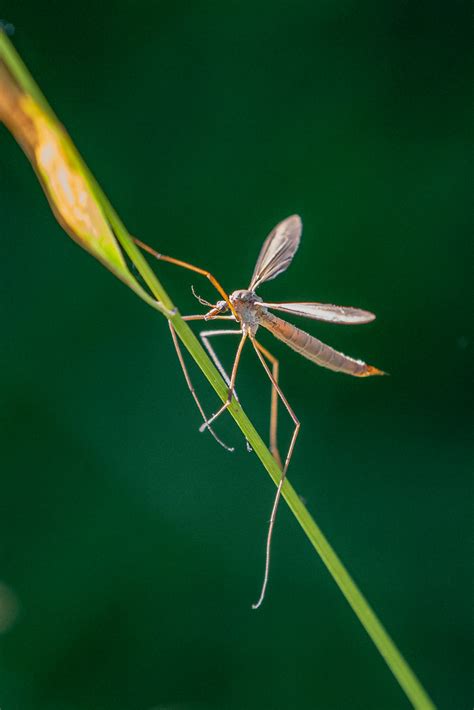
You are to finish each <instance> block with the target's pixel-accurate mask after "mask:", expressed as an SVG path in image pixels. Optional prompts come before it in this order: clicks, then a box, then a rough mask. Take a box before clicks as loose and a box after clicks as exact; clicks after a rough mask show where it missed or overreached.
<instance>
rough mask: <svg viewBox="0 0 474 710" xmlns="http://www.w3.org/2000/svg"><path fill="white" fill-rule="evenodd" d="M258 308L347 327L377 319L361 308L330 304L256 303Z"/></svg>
mask: <svg viewBox="0 0 474 710" xmlns="http://www.w3.org/2000/svg"><path fill="white" fill-rule="evenodd" d="M255 305H256V306H265V307H266V308H271V309H272V310H275V311H283V312H284V313H292V314H293V315H295V316H303V318H313V319H314V320H324V321H327V322H329V323H343V324H345V325H358V324H360V323H370V321H373V320H374V319H375V315H374V314H373V313H370V311H362V310H361V309H360V308H351V307H349V306H347V307H346V306H332V305H331V304H329V303H256V304H255Z"/></svg>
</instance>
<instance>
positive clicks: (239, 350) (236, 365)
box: [199, 333, 247, 431]
mask: <svg viewBox="0 0 474 710" xmlns="http://www.w3.org/2000/svg"><path fill="white" fill-rule="evenodd" d="M246 340H247V333H243V334H242V337H241V339H240V343H239V345H238V348H237V352H236V354H235V359H234V364H233V366H232V372H231V375H230V381H229V390H228V395H227V399H226V401H225V402H224V404H223V405H222V407H221V408H220V409H218V410H217V412H216V413H215V414H213V415H212V417H211V418H210V419H208V420H207V421H205V422H204V424H201V426H200V427H199V431H204V429H205V428H206V427H208V426H209V424H212V422H213V421H214V420H215V419H217V417H220V415H221V414H222V413H223V412H225V410H226V409H228V407H229V405H230V403H231V402H232V397H233V396H234V394H235V380H236V377H237V370H238V369H239V363H240V356H241V355H242V350H243V347H244V345H245V341H246Z"/></svg>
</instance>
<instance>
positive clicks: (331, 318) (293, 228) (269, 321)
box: [136, 215, 384, 608]
mask: <svg viewBox="0 0 474 710" xmlns="http://www.w3.org/2000/svg"><path fill="white" fill-rule="evenodd" d="M301 232H302V223H301V219H300V217H299V216H298V215H292V216H291V217H288V218H287V219H285V220H283V221H282V222H280V223H279V224H277V226H276V227H275V228H274V229H273V230H272V231H271V232H270V234H269V235H268V237H267V238H266V240H265V242H264V243H263V246H262V249H261V251H260V255H259V257H258V259H257V263H256V265H255V269H254V272H253V275H252V279H251V281H250V284H249V287H248V289H241V290H237V291H234V292H233V293H232V294H230V296H229V295H228V294H227V293H226V291H225V290H224V289H223V288H222V286H221V285H220V283H219V282H218V281H217V279H215V278H214V276H213V275H212V274H211V273H210V272H208V271H205V270H204V269H200V268H198V267H196V266H193V265H192V264H188V263H186V262H183V261H179V260H177V259H174V258H172V257H168V256H164V255H163V254H159V253H157V252H155V251H154V250H153V249H151V248H150V247H148V246H147V245H146V244H143V242H140V241H139V240H136V242H137V243H138V244H139V245H140V246H141V247H142V248H144V249H145V250H146V251H148V252H150V253H151V254H153V255H154V256H156V257H157V258H158V259H161V260H163V261H168V262H171V263H173V264H176V265H178V266H182V267H184V268H186V269H190V270H191V271H195V272H197V273H200V274H202V275H204V276H206V277H207V278H208V279H209V280H210V281H211V283H212V284H213V285H214V287H215V288H216V289H217V291H218V292H219V294H220V295H221V296H222V300H220V301H218V302H217V303H216V304H214V305H213V304H211V303H208V302H207V301H204V300H203V299H201V298H199V297H198V299H199V301H200V303H202V304H204V305H207V306H209V307H210V310H209V311H208V312H207V313H204V314H199V315H191V316H184V320H204V321H211V320H218V319H220V320H230V321H234V322H237V323H238V324H239V326H240V328H239V329H238V330H228V329H224V330H214V331H212V330H210V331H209V330H205V331H202V332H201V333H200V336H201V339H202V341H203V343H204V345H205V347H206V349H207V351H208V352H209V354H210V356H211V357H212V359H213V360H214V363H215V364H216V366H217V368H218V369H219V371H220V373H221V374H222V376H223V377H224V379H225V380H226V382H227V385H228V397H227V400H226V402H224V404H223V405H222V406H221V408H220V409H219V410H218V411H217V412H216V413H215V414H213V415H212V417H210V418H207V417H206V415H205V414H204V411H203V409H202V407H201V404H200V402H199V400H198V398H197V396H196V393H195V391H194V388H193V386H192V384H191V380H190V378H189V374H188V372H187V369H186V366H185V364H184V360H183V356H182V353H181V350H180V346H179V343H178V338H177V336H176V333H175V331H174V328H173V324H172V321H171V320H170V321H169V325H170V329H171V334H172V336H173V342H174V344H175V347H176V351H177V354H178V358H179V361H180V363H181V366H182V368H183V372H184V375H185V378H186V382H187V383H188V387H189V389H190V391H191V393H192V395H193V397H194V399H195V401H196V404H197V406H198V408H199V411H200V412H201V415H202V417H203V419H204V423H203V424H202V425H201V427H200V430H201V431H204V430H205V429H209V430H210V432H211V433H212V435H213V436H214V437H215V438H216V439H217V440H218V441H219V443H221V444H222V445H223V446H224V447H225V448H229V447H227V446H225V444H223V442H221V441H220V439H219V438H218V437H217V435H216V434H215V432H214V430H213V429H212V427H211V424H212V423H213V422H214V421H215V420H216V419H217V418H218V417H219V416H220V415H221V414H222V413H223V412H224V411H225V410H226V409H227V408H228V407H229V405H230V403H231V401H232V399H233V397H236V392H235V381H236V377H237V371H238V367H239V362H240V357H241V354H242V350H243V347H244V345H245V343H246V341H247V340H250V342H251V343H252V346H253V348H254V350H255V352H256V354H257V356H258V358H259V360H260V362H261V363H262V366H263V368H264V369H265V371H266V373H267V375H268V377H269V378H270V380H271V383H272V397H271V410H270V450H271V452H272V453H273V455H274V457H275V459H276V460H277V462H278V463H279V465H280V468H281V469H282V476H281V479H280V483H279V485H278V489H277V493H276V496H275V502H274V504H273V510H272V514H271V518H270V524H269V529H268V536H267V546H266V563H265V576H264V581H263V586H262V591H261V594H260V598H259V600H258V602H257V603H256V604H254V605H253V608H257V607H259V606H260V604H261V603H262V601H263V598H264V595H265V590H266V586H267V582H268V572H269V564H270V544H271V538H272V532H273V526H274V523H275V516H276V511H277V507H278V503H279V500H280V495H281V490H282V486H283V482H284V480H285V476H286V472H287V469H288V465H289V463H290V460H291V456H292V454H293V449H294V446H295V442H296V437H297V436H298V432H299V429H300V422H299V420H298V418H297V417H296V415H295V413H294V411H293V409H292V408H291V407H290V405H289V403H288V401H287V399H286V397H285V395H284V394H283V392H282V391H281V389H280V386H279V382H278V375H279V363H278V360H277V359H276V358H275V357H274V356H273V355H272V354H271V353H270V352H269V351H268V350H267V349H266V348H264V347H263V345H261V344H260V343H259V342H258V340H257V338H256V335H257V331H258V329H259V327H260V326H262V327H263V328H265V329H266V330H268V331H270V332H271V333H272V335H274V336H275V337H276V338H278V339H279V340H281V341H283V342H284V343H286V345H288V346H289V347H290V348H292V349H293V350H295V351H296V352H297V353H299V354H300V355H303V357H306V358H308V359H309V360H311V361H312V362H315V363H316V364H318V365H321V366H322V367H326V368H328V369H329V370H333V371H335V372H343V373H345V374H348V375H353V376H355V377H368V376H371V375H383V374H384V373H383V372H382V370H379V369H378V368H376V367H373V366H372V365H367V364H366V363H365V362H363V361H362V360H355V359H353V358H351V357H348V356H347V355H344V354H343V353H341V352H338V351H337V350H334V349H333V348H331V347H330V346H329V345H325V344H324V343H322V342H321V341H320V340H318V339H317V338H315V337H314V336H312V335H309V333H306V332H305V331H303V330H301V329H300V328H297V327H296V326H294V325H293V324H291V323H289V322H287V321H286V320H283V319H282V318H279V317H278V316H276V315H274V313H272V311H279V312H281V313H285V314H288V315H293V316H300V317H303V318H310V319H313V320H320V321H327V322H331V323H340V324H345V325H356V324H362V323H369V322H370V321H372V320H374V318H375V316H374V314H373V313H370V312H369V311H363V310H361V309H359V308H352V307H344V306H333V305H330V304H324V303H316V302H302V303H296V302H285V303H267V302H265V301H264V300H263V299H262V298H261V297H260V296H258V295H257V293H256V291H257V289H258V288H259V287H260V286H261V285H262V284H263V283H265V282H266V281H270V280H271V279H274V278H275V277H276V276H278V275H279V274H281V273H282V272H283V271H285V270H286V269H287V268H288V266H289V265H290V263H291V261H292V259H293V257H294V255H295V253H296V251H297V249H298V247H299V244H300V239H301ZM224 314H228V315H224ZM221 335H239V336H240V341H239V345H238V347H237V351H236V355H235V359H234V364H233V367H232V372H231V375H230V377H229V376H228V375H227V373H226V371H225V370H224V368H223V366H222V364H221V362H220V360H219V358H218V357H217V354H216V353H215V351H214V348H213V347H212V346H211V344H210V341H209V339H210V338H211V337H213V336H221ZM278 398H280V399H281V401H282V403H283V404H284V406H285V407H286V409H287V411H288V413H289V415H290V417H291V418H292V420H293V422H294V424H295V429H294V431H293V435H292V437H291V441H290V445H289V448H288V452H287V455H286V458H285V463H284V465H282V461H281V458H280V454H279V452H278V445H277V405H278Z"/></svg>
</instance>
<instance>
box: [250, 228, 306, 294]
mask: <svg viewBox="0 0 474 710" xmlns="http://www.w3.org/2000/svg"><path fill="white" fill-rule="evenodd" d="M302 230H303V224H302V222H301V217H299V216H298V215H297V214H294V215H292V216H291V217H287V218H286V219H284V220H283V222H280V223H279V224H277V226H276V227H275V228H274V229H272V231H271V232H270V234H269V235H268V237H267V238H266V239H265V241H264V243H263V247H262V250H261V252H260V255H259V257H258V259H257V263H256V264H255V270H254V272H253V276H252V280H251V282H250V286H249V290H250V291H255V290H256V289H257V288H258V287H259V286H260V285H261V284H262V283H263V282H264V281H270V279H274V278H275V276H278V274H281V273H282V271H285V270H286V269H287V268H288V266H289V265H290V264H291V260H292V259H293V257H294V255H295V253H296V250H297V249H298V247H299V244H300V238H301V232H302Z"/></svg>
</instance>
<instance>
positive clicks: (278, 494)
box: [251, 338, 301, 609]
mask: <svg viewBox="0 0 474 710" xmlns="http://www.w3.org/2000/svg"><path fill="white" fill-rule="evenodd" d="M251 341H252V345H253V347H254V350H255V352H256V353H257V356H258V359H259V360H260V362H261V363H262V365H263V368H264V370H265V372H266V373H267V375H268V377H269V378H270V380H271V382H272V385H273V387H274V388H275V390H276V391H277V392H278V394H279V396H280V399H281V401H282V402H283V404H284V405H285V407H286V409H287V411H288V414H289V415H290V417H291V418H292V420H293V423H294V425H295V430H294V432H293V435H292V437H291V441H290V446H289V448H288V453H287V455H286V460H285V466H284V467H283V471H282V474H281V478H280V482H279V484H278V488H277V492H276V495H275V500H274V502H273V508H272V512H271V515H270V522H269V524H268V533H267V544H266V548H265V572H264V576H263V584H262V589H261V592H260V597H259V599H258V601H257V602H256V603H255V604H252V609H258V607H259V606H260V605H261V603H262V602H263V600H264V598H265V592H266V590H267V585H268V577H269V573H270V553H271V545H272V536H273V528H274V527H275V520H276V514H277V510H278V504H279V502H280V498H281V491H282V488H283V483H284V481H285V478H286V472H287V470H288V466H289V463H290V461H291V457H292V455H293V449H294V448H295V442H296V438H297V436H298V433H299V430H300V426H301V424H300V422H299V420H298V418H297V416H296V414H295V413H294V411H293V410H292V408H291V407H290V405H289V404H288V400H287V399H286V397H285V395H284V394H283V392H282V391H281V389H280V386H279V385H278V382H277V381H276V380H275V378H274V377H273V375H272V373H271V372H270V368H269V367H268V365H267V363H266V362H265V359H264V357H263V355H262V353H261V349H259V347H258V346H257V345H260V344H259V343H258V344H257V341H256V340H255V338H251ZM261 347H262V346H260V348H261Z"/></svg>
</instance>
